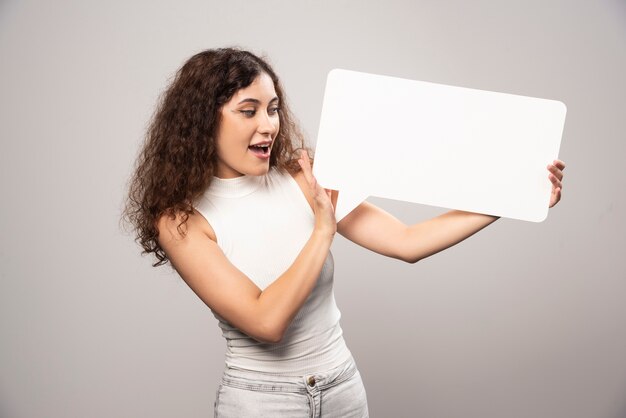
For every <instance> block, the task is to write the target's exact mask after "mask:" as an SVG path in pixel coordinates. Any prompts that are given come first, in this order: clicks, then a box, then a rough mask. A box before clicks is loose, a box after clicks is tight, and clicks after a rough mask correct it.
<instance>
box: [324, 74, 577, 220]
mask: <svg viewBox="0 0 626 418" xmlns="http://www.w3.org/2000/svg"><path fill="white" fill-rule="evenodd" d="M565 113H566V107H565V104H564V103H563V102H560V101H556V100H548V99H539V98H534V97H527V96H519V95H514V94H507V93H498V92H492V91H486V90H477V89H471V88H465V87H455V86H448V85H444V84H436V83H431V82H426V81H417V80H407V79H402V78H396V77H389V76H384V75H376V74H368V73H363V72H358V71H351V70H343V69H333V70H331V71H330V72H329V73H328V78H327V82H326V91H325V93H324V102H323V106H322V115H321V119H320V127H319V133H318V137H317V144H316V150H315V160H314V163H313V174H314V175H315V177H316V178H317V180H318V182H319V183H320V185H322V186H323V187H325V188H327V189H334V190H339V195H338V200H337V205H336V208H335V217H336V219H337V222H339V221H340V220H341V219H342V218H343V217H345V216H346V215H347V214H348V213H350V212H351V211H352V210H353V209H354V208H356V207H357V206H358V205H359V204H360V203H361V202H363V201H364V200H365V199H366V198H367V197H368V196H377V197H382V198H387V199H395V200H402V201H407V202H414V203H422V204H426V205H432V206H439V207H445V208H451V209H458V210H465V211H470V212H477V213H485V214H490V215H495V216H501V217H506V218H514V219H520V220H526V221H533V222H541V221H543V220H544V219H545V218H546V216H547V214H548V204H549V201H550V193H551V190H552V183H551V182H550V180H549V179H548V174H549V172H548V170H547V165H548V164H550V163H552V162H553V160H555V159H557V158H558V152H559V147H560V144H561V136H562V134H563V127H564V124H565Z"/></svg>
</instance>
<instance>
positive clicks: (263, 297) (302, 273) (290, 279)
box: [258, 230, 333, 342]
mask: <svg viewBox="0 0 626 418" xmlns="http://www.w3.org/2000/svg"><path fill="white" fill-rule="evenodd" d="M332 241H333V235H331V234H327V233H321V232H319V231H317V230H314V232H313V233H312V234H311V237H310V238H309V240H308V241H307V243H306V244H305V245H304V247H303V248H302V250H301V251H300V253H299V254H298V256H297V257H296V259H295V261H294V262H293V264H292V265H291V266H290V267H289V268H288V269H287V270H286V271H285V272H284V273H283V274H282V275H280V276H279V277H278V278H277V279H276V280H275V281H274V282H273V283H272V284H270V285H269V286H267V287H266V288H265V289H264V290H263V291H262V292H261V294H260V295H259V298H258V302H259V312H260V315H262V317H263V318H264V320H263V322H264V323H266V324H267V328H268V329H269V330H270V331H269V333H270V334H271V335H272V337H273V338H272V340H273V341H274V342H278V341H279V340H280V339H281V338H282V336H283V334H284V332H285V330H286V329H287V328H288V327H289V324H291V321H292V320H293V318H294V317H295V316H296V314H297V313H298V311H299V310H300V308H301V307H302V305H304V302H306V299H307V298H308V296H309V294H310V293H311V291H312V290H313V287H314V286H315V283H316V281H317V278H318V276H319V275H320V273H321V271H322V267H323V265H324V261H325V260H326V257H327V256H328V251H329V250H330V246H331V244H332Z"/></svg>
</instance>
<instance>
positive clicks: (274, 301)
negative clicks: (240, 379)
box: [159, 214, 334, 343]
mask: <svg viewBox="0 0 626 418" xmlns="http://www.w3.org/2000/svg"><path fill="white" fill-rule="evenodd" d="M179 222H180V217H177V218H176V220H172V219H170V218H168V217H162V218H161V220H160V221H159V231H160V233H159V243H160V245H161V247H162V248H163V250H164V251H165V253H166V255H167V257H168V259H169V260H170V262H171V263H172V266H174V268H175V269H176V271H177V272H178V274H179V275H180V276H181V278H182V279H183V280H184V281H185V282H186V283H187V285H188V286H189V287H190V288H191V289H192V290H193V291H194V293H196V295H198V297H199V298H200V299H201V300H202V301H203V302H204V303H205V304H206V305H207V306H209V307H210V308H211V309H212V310H213V311H215V312H216V313H217V314H218V315H219V316H221V317H222V318H224V319H225V320H226V321H227V322H228V323H229V324H231V325H232V326H234V327H236V328H238V329H239V330H241V331H242V332H244V333H245V334H247V335H249V336H250V337H252V338H254V339H256V340H257V341H260V342H265V343H276V342H279V341H280V340H281V339H282V337H283V335H284V332H285V330H286V329H287V327H288V326H289V324H290V323H291V321H292V320H293V318H294V317H295V315H296V314H297V312H298V311H299V309H300V308H301V307H302V305H303V304H304V302H305V301H306V299H307V297H308V295H309V294H310V293H311V291H312V289H313V287H314V285H315V282H316V280H317V277H318V276H319V274H320V272H321V269H322V266H323V264H324V261H325V259H326V257H327V255H328V251H329V249H330V246H331V244H332V240H333V237H334V235H329V234H325V233H323V232H320V231H318V230H317V229H314V231H313V233H312V234H311V237H310V238H309V240H308V241H307V242H306V244H305V245H304V247H303V248H302V250H301V251H300V253H299V254H298V256H297V257H296V259H295V261H294V262H293V264H292V265H291V266H290V267H289V268H288V269H287V270H286V271H285V272H284V273H283V274H282V275H281V276H279V277H278V278H277V279H276V280H275V281H274V282H273V283H272V284H271V285H269V286H268V287H267V288H266V289H265V290H263V291H261V289H260V288H259V287H258V286H257V285H256V284H255V283H254V282H253V281H252V280H250V278H248V277H247V276H246V275H245V274H244V273H243V272H241V270H239V269H237V268H236V267H235V266H234V265H233V264H232V263H231V262H230V261H229V260H228V258H227V257H226V256H225V255H224V253H223V252H222V250H221V249H220V248H219V246H218V245H217V243H216V242H215V240H214V238H213V239H212V238H211V235H213V237H214V232H213V230H212V229H211V228H210V225H208V222H207V221H206V219H204V217H202V215H199V214H193V215H190V216H189V219H188V221H187V231H186V235H185V236H184V237H183V236H181V235H180V234H179V233H178V231H177V229H176V226H177V225H178V223H179Z"/></svg>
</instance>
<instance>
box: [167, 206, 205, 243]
mask: <svg viewBox="0 0 626 418" xmlns="http://www.w3.org/2000/svg"><path fill="white" fill-rule="evenodd" d="M183 220H184V217H183V213H182V212H177V213H176V216H175V217H173V216H172V215H170V214H166V213H164V214H162V215H161V216H160V217H159V219H158V220H157V226H158V228H159V230H160V231H162V230H168V231H170V232H171V234H172V235H174V236H176V237H177V238H184V237H183V236H182V235H181V234H180V232H179V231H178V226H179V225H181V224H182V222H183ZM182 230H183V231H184V232H185V235H187V234H189V233H190V232H192V233H196V232H198V233H201V234H203V235H206V236H207V237H209V238H210V239H211V240H213V241H215V242H217V236H216V234H215V231H214V230H213V227H211V224H209V221H207V219H206V218H205V217H204V216H203V215H202V214H201V213H200V212H198V211H197V210H196V209H193V212H192V213H191V214H189V216H188V217H187V221H186V223H185V226H183V227H182Z"/></svg>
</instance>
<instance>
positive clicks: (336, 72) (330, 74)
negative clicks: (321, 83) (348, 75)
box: [326, 68, 344, 80]
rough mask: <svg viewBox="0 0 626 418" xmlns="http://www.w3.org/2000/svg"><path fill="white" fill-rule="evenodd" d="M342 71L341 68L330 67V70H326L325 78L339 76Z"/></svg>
mask: <svg viewBox="0 0 626 418" xmlns="http://www.w3.org/2000/svg"><path fill="white" fill-rule="evenodd" d="M343 72H344V70H342V69H341V68H331V69H330V71H328V74H327V75H326V78H327V79H328V80H330V79H331V78H336V77H339V76H340V75H341V74H342V73H343Z"/></svg>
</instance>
